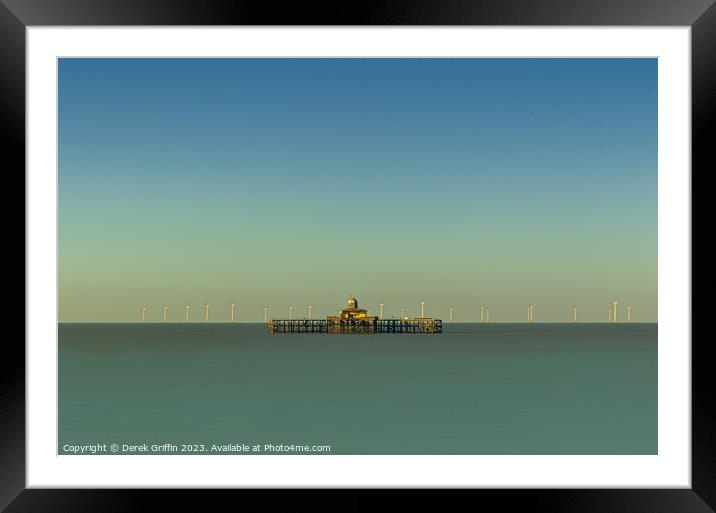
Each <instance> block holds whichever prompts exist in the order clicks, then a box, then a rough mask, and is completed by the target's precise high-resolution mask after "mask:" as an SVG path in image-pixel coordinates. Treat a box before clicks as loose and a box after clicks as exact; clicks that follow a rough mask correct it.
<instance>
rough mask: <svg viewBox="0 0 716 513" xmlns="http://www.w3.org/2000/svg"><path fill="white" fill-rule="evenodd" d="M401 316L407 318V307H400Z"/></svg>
mask: <svg viewBox="0 0 716 513" xmlns="http://www.w3.org/2000/svg"><path fill="white" fill-rule="evenodd" d="M400 318H401V319H405V308H403V307H402V306H401V307H400Z"/></svg>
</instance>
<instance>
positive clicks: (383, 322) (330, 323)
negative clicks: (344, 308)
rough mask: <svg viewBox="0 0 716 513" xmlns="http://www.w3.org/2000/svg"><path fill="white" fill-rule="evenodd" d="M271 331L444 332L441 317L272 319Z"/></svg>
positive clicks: (269, 322) (269, 324)
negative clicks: (337, 319)
mask: <svg viewBox="0 0 716 513" xmlns="http://www.w3.org/2000/svg"><path fill="white" fill-rule="evenodd" d="M268 331H269V333H337V334H351V333H356V334H360V333H364V334H371V333H442V332H443V321H442V320H441V319H427V318H411V319H375V320H370V321H363V320H360V319H346V320H340V321H334V320H328V319H271V320H269V321H268Z"/></svg>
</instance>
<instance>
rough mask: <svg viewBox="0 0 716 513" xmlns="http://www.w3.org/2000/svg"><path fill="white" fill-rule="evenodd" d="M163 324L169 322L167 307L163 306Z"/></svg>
mask: <svg viewBox="0 0 716 513" xmlns="http://www.w3.org/2000/svg"><path fill="white" fill-rule="evenodd" d="M162 322H167V305H164V306H162Z"/></svg>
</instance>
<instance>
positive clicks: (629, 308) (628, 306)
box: [627, 305, 631, 322]
mask: <svg viewBox="0 0 716 513" xmlns="http://www.w3.org/2000/svg"><path fill="white" fill-rule="evenodd" d="M627 322H631V305H627Z"/></svg>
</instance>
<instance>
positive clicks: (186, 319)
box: [184, 305, 189, 322]
mask: <svg viewBox="0 0 716 513" xmlns="http://www.w3.org/2000/svg"><path fill="white" fill-rule="evenodd" d="M184 322H189V305H184Z"/></svg>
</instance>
